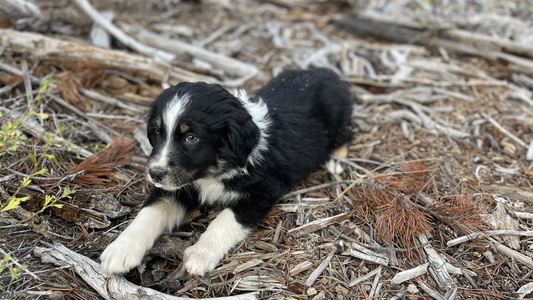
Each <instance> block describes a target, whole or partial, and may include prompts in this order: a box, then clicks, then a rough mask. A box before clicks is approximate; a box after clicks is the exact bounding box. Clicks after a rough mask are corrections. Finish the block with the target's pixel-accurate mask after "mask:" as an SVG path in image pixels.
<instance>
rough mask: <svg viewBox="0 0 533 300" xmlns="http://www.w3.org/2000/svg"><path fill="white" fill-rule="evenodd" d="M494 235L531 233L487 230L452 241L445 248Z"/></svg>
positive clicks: (530, 233)
mask: <svg viewBox="0 0 533 300" xmlns="http://www.w3.org/2000/svg"><path fill="white" fill-rule="evenodd" d="M494 235H517V236H529V237H531V236H533V231H518V230H489V231H485V232H473V233H470V234H467V235H464V236H461V237H458V238H455V239H453V240H450V241H448V242H446V246H448V247H452V246H455V245H458V244H461V243H464V242H467V241H471V240H475V239H479V238H482V237H488V236H494Z"/></svg>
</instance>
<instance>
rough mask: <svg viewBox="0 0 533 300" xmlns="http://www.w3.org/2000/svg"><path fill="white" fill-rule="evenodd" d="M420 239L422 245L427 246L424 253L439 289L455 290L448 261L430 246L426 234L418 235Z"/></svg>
mask: <svg viewBox="0 0 533 300" xmlns="http://www.w3.org/2000/svg"><path fill="white" fill-rule="evenodd" d="M418 239H419V240H420V243H421V244H423V245H425V246H424V251H425V252H426V254H427V257H428V261H429V265H430V266H431V269H432V271H433V272H432V273H431V274H432V275H434V278H435V281H436V282H437V284H438V285H439V287H440V288H441V289H442V290H444V291H447V290H449V289H453V288H455V287H456V284H455V282H454V281H453V278H452V277H451V276H450V274H449V273H448V270H447V269H446V261H445V260H444V259H443V258H442V257H441V256H440V255H439V254H438V253H437V251H436V250H435V249H434V248H433V246H431V244H429V241H428V239H427V237H426V235H425V234H420V235H418Z"/></svg>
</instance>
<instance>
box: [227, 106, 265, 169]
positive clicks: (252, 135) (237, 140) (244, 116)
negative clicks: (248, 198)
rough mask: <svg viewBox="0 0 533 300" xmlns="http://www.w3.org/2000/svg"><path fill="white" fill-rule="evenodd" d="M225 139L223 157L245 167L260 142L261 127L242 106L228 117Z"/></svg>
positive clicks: (234, 164) (233, 163)
mask: <svg viewBox="0 0 533 300" xmlns="http://www.w3.org/2000/svg"><path fill="white" fill-rule="evenodd" d="M223 139H224V140H223V146H222V150H221V153H220V154H221V158H222V159H224V160H225V161H227V162H229V163H230V164H232V165H233V166H234V167H241V168H244V167H245V166H246V162H247V160H248V156H249V155H250V153H252V150H253V149H254V148H255V147H256V145H257V144H258V143H259V128H258V127H257V125H255V123H254V122H253V120H252V117H251V116H250V114H249V113H248V112H247V111H246V110H245V109H244V108H241V109H238V110H237V111H235V112H233V113H231V114H230V115H229V116H228V118H227V119H226V135H225V137H224V138H223Z"/></svg>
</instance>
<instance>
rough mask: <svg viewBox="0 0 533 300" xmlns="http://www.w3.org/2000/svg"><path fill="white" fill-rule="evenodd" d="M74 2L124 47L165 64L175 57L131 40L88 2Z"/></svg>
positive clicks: (81, 0)
mask: <svg viewBox="0 0 533 300" xmlns="http://www.w3.org/2000/svg"><path fill="white" fill-rule="evenodd" d="M74 2H75V3H76V4H77V5H78V7H79V8H80V9H81V10H82V11H83V12H84V13H85V14H87V15H88V16H89V17H90V18H91V19H92V20H93V21H94V22H95V23H96V24H98V25H100V26H101V27H102V28H103V29H105V30H106V31H107V32H109V33H110V34H111V35H112V36H114V37H115V38H116V39H117V40H119V41H120V42H121V43H122V44H124V45H126V46H127V47H129V48H131V49H133V50H135V51H137V52H139V53H143V54H145V55H148V56H151V57H155V58H159V59H161V60H163V61H165V62H170V61H172V60H173V59H174V58H175V57H176V56H175V55H174V54H171V53H168V52H165V51H161V50H159V49H156V48H152V47H150V46H147V45H144V44H142V43H139V42H138V41H136V40H134V39H133V38H131V37H129V36H128V35H127V34H125V33H124V32H123V31H122V30H120V29H119V28H118V27H116V26H115V25H113V23H112V22H111V21H110V19H108V18H106V17H104V16H102V15H101V14H100V13H99V12H98V11H97V10H96V9H94V7H92V5H91V3H89V1H87V0H74Z"/></svg>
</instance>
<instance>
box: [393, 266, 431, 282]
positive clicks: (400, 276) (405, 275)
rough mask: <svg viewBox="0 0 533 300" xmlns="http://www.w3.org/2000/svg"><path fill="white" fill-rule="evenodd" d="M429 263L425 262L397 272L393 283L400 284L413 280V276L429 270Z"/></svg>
mask: <svg viewBox="0 0 533 300" xmlns="http://www.w3.org/2000/svg"><path fill="white" fill-rule="evenodd" d="M428 266H429V263H425V264H423V265H420V266H418V267H416V268H412V269H409V270H405V271H402V272H399V273H396V275H394V277H393V278H392V280H391V283H392V284H400V283H402V282H404V281H407V280H411V279H413V278H416V277H418V276H421V275H424V274H426V273H427V271H428Z"/></svg>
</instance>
